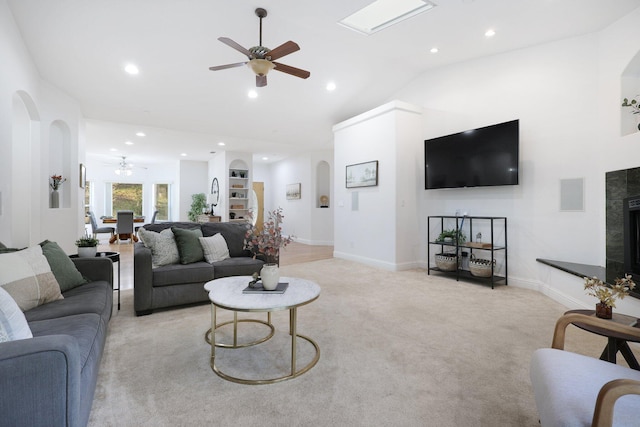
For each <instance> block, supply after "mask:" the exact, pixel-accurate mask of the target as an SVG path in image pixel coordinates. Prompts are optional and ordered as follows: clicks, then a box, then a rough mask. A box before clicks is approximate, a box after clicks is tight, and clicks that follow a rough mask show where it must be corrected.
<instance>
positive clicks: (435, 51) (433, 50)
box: [429, 47, 438, 53]
mask: <svg viewBox="0 0 640 427" xmlns="http://www.w3.org/2000/svg"><path fill="white" fill-rule="evenodd" d="M429 52H431V53H438V48H437V47H432V48H431V50H430V51H429Z"/></svg>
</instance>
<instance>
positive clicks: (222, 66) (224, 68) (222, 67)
mask: <svg viewBox="0 0 640 427" xmlns="http://www.w3.org/2000/svg"><path fill="white" fill-rule="evenodd" d="M246 63H247V61H245V62H236V63H235V64H226V65H218V66H215V67H209V69H210V70H211V71H218V70H226V69H227V68H235V67H241V66H243V65H245V64H246Z"/></svg>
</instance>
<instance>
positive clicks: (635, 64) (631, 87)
mask: <svg viewBox="0 0 640 427" xmlns="http://www.w3.org/2000/svg"><path fill="white" fill-rule="evenodd" d="M620 86H621V99H620V101H622V99H624V98H627V99H629V101H631V99H635V100H636V101H637V102H640V52H638V53H636V55H635V56H634V57H633V58H632V59H631V61H629V64H628V65H627V66H626V67H625V69H624V71H623V72H622V76H621V77H620ZM620 131H621V134H622V135H629V134H632V133H634V132H640V113H639V114H632V110H631V108H629V107H621V112H620Z"/></svg>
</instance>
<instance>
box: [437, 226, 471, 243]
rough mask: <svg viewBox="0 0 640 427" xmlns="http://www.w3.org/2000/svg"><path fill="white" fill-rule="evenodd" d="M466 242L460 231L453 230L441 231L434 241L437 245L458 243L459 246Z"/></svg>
mask: <svg viewBox="0 0 640 427" xmlns="http://www.w3.org/2000/svg"><path fill="white" fill-rule="evenodd" d="M466 241H467V236H465V234H464V233H463V232H462V230H456V229H453V228H452V229H451V230H442V233H440V235H439V236H438V238H437V239H436V242H438V243H454V244H455V243H456V242H458V244H459V245H462V244H463V243H464V242H466Z"/></svg>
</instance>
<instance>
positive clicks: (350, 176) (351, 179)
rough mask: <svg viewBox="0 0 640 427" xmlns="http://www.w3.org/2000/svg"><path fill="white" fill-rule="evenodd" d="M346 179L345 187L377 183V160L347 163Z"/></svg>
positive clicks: (371, 185) (374, 184)
mask: <svg viewBox="0 0 640 427" xmlns="http://www.w3.org/2000/svg"><path fill="white" fill-rule="evenodd" d="M346 181H347V188H356V187H374V186H376V185H378V161H377V160H374V161H371V162H365V163H356V164H355V165H347V173H346Z"/></svg>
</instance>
